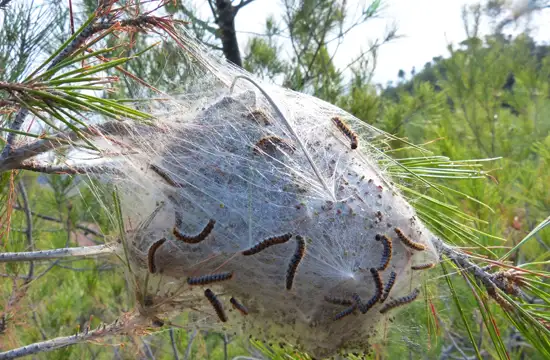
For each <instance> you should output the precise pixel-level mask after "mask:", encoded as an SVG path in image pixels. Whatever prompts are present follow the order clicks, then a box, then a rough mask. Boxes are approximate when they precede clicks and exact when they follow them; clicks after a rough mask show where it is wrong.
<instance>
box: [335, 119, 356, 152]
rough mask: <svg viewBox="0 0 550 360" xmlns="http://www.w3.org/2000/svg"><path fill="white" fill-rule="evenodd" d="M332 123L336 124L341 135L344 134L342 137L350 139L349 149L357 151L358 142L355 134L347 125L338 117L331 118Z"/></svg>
mask: <svg viewBox="0 0 550 360" xmlns="http://www.w3.org/2000/svg"><path fill="white" fill-rule="evenodd" d="M332 121H333V122H334V123H335V124H336V126H337V127H338V129H340V131H341V132H342V133H344V135H346V136H347V137H348V139H350V141H351V148H352V149H357V146H358V145H359V140H358V137H357V134H356V133H355V132H353V131H352V130H351V129H350V128H349V126H348V124H346V123H345V122H344V120H342V119H340V118H339V117H338V116H335V117H333V118H332Z"/></svg>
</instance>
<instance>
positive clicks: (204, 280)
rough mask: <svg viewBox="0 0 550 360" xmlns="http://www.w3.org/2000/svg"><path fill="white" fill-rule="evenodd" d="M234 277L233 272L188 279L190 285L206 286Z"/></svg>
mask: <svg viewBox="0 0 550 360" xmlns="http://www.w3.org/2000/svg"><path fill="white" fill-rule="evenodd" d="M232 277H233V273H232V272H222V273H218V274H210V275H204V276H198V277H189V278H187V284H189V285H206V284H211V283H214V282H218V281H225V280H230V279H231V278H232Z"/></svg>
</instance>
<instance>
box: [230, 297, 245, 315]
mask: <svg viewBox="0 0 550 360" xmlns="http://www.w3.org/2000/svg"><path fill="white" fill-rule="evenodd" d="M229 302H230V303H231V305H233V308H235V310H238V311H239V312H240V313H241V314H243V315H248V309H247V308H246V306H244V305H243V304H241V303H240V302H239V301H238V300H237V299H235V298H234V297H232V298H231V299H229Z"/></svg>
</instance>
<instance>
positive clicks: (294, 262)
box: [286, 235, 306, 290]
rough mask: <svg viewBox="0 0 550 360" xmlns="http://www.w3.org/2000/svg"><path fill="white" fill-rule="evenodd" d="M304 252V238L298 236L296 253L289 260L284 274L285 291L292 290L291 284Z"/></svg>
mask: <svg viewBox="0 0 550 360" xmlns="http://www.w3.org/2000/svg"><path fill="white" fill-rule="evenodd" d="M305 252H306V242H305V241H304V238H303V237H301V236H300V235H297V236H296V251H295V252H294V255H293V256H292V259H291V260H290V264H289V265H288V270H287V272H286V289H287V290H290V289H292V283H293V282H294V276H296V270H298V265H299V264H300V261H301V260H302V259H303V257H304V255H305Z"/></svg>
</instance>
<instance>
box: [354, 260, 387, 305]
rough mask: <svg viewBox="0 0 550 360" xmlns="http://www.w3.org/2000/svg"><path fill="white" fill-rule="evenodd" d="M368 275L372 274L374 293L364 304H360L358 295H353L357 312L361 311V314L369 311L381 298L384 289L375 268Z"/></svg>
mask: <svg viewBox="0 0 550 360" xmlns="http://www.w3.org/2000/svg"><path fill="white" fill-rule="evenodd" d="M370 273H371V274H372V278H373V280H374V284H375V286H376V293H375V294H374V295H373V296H372V297H371V298H370V299H369V301H367V303H365V304H363V303H362V302H361V298H359V295H357V294H353V299H354V300H355V301H356V302H357V306H358V307H359V311H361V313H362V314H366V313H367V311H369V310H370V309H371V308H372V307H373V306H374V305H375V304H376V303H377V302H378V300H379V299H380V297H381V296H382V288H383V287H384V284H383V283H382V278H381V277H380V274H379V273H378V271H377V270H376V269H375V268H371V269H370Z"/></svg>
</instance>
